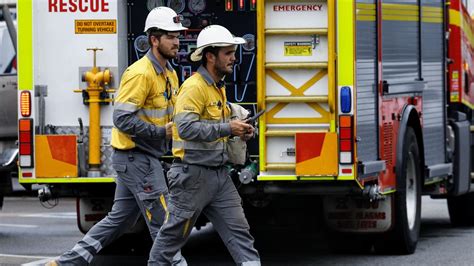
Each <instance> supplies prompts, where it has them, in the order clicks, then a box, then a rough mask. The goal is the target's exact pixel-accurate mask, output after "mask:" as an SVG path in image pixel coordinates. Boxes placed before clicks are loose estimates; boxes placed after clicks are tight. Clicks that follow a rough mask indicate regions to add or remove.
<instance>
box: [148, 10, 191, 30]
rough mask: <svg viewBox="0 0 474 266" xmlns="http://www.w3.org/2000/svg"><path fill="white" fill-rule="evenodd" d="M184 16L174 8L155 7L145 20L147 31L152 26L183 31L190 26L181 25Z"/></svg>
mask: <svg viewBox="0 0 474 266" xmlns="http://www.w3.org/2000/svg"><path fill="white" fill-rule="evenodd" d="M181 21H183V16H181V15H178V14H176V12H174V10H173V9H171V8H169V7H166V6H160V7H156V8H153V9H152V10H151V11H150V13H148V16H147V17H146V21H145V30H144V31H145V32H146V31H147V30H149V29H151V28H158V29H161V30H165V31H182V30H187V29H188V28H185V27H183V25H181Z"/></svg>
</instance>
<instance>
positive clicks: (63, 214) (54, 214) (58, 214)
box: [0, 212, 76, 219]
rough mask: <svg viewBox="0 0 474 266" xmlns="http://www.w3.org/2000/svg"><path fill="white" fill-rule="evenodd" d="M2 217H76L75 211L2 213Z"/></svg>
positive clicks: (0, 215) (0, 214)
mask: <svg viewBox="0 0 474 266" xmlns="http://www.w3.org/2000/svg"><path fill="white" fill-rule="evenodd" d="M0 217H21V218H55V219H76V213H75V212H49V213H48V212H46V213H0Z"/></svg>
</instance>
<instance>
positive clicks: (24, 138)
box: [20, 132, 31, 142]
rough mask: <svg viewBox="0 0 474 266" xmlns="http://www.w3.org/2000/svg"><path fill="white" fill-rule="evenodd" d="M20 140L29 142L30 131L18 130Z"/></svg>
mask: <svg viewBox="0 0 474 266" xmlns="http://www.w3.org/2000/svg"><path fill="white" fill-rule="evenodd" d="M20 142H31V134H30V132H20Z"/></svg>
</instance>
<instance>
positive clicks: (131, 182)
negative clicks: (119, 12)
mask: <svg viewBox="0 0 474 266" xmlns="http://www.w3.org/2000/svg"><path fill="white" fill-rule="evenodd" d="M181 21H182V16H179V15H177V14H176V12H175V11H174V10H172V9H170V8H168V7H157V8H155V9H153V10H152V11H150V13H149V14H148V16H147V19H146V22H145V32H146V33H147V35H148V42H149V44H150V47H151V48H150V50H149V51H148V53H147V54H146V55H145V56H144V57H143V58H141V59H140V60H138V61H137V62H135V63H134V64H132V65H131V66H130V67H128V68H127V69H126V70H125V72H124V73H123V76H122V80H121V82H120V89H119V92H118V96H117V97H116V100H115V108H114V113H113V121H114V126H115V127H114V128H113V130H112V141H111V144H112V146H113V148H114V150H115V151H114V155H113V167H114V169H115V171H116V172H117V178H116V185H117V186H116V189H115V198H114V204H113V206H112V210H111V211H110V212H109V213H108V214H107V216H106V217H105V218H104V219H103V220H102V221H100V222H99V223H97V224H96V225H94V226H93V227H92V229H91V230H89V232H88V233H87V234H86V235H85V236H84V238H83V239H82V240H80V241H79V242H78V243H77V244H76V245H75V246H74V247H73V248H72V250H70V251H68V252H66V253H64V254H63V255H61V256H60V257H59V259H57V260H55V261H52V262H49V263H48V264H47V265H88V264H89V263H90V262H91V261H92V259H93V256H94V255H95V254H97V253H98V252H99V250H101V249H102V248H103V247H104V246H106V245H108V244H109V243H111V242H112V241H113V240H115V239H116V238H118V237H119V236H121V235H122V234H123V233H125V232H126V231H127V230H128V229H129V228H130V227H131V226H132V225H134V224H135V222H136V221H137V219H138V218H139V217H140V215H143V216H144V218H145V221H146V223H147V226H148V229H149V230H150V234H151V237H152V239H155V238H156V235H157V233H158V230H159V229H160V227H161V225H162V224H163V222H164V219H165V215H166V210H167V204H166V199H167V194H168V188H167V185H166V180H165V177H164V173H163V168H162V166H161V163H160V161H159V158H160V157H161V156H162V155H164V154H165V153H166V152H167V151H168V147H167V146H168V143H169V141H170V139H171V134H172V129H171V126H172V123H171V122H170V121H171V116H172V113H173V101H174V99H173V94H174V93H175V92H176V91H177V88H178V77H177V75H176V72H175V71H174V70H173V68H172V67H171V65H170V63H169V62H168V60H170V59H172V58H175V57H176V55H177V53H178V49H179V39H178V37H179V35H180V31H182V30H185V29H186V28H184V27H183V26H182V25H181ZM156 253H157V250H156V248H153V249H152V250H151V251H150V254H151V255H153V256H154V254H156ZM172 257H173V259H172V261H173V265H187V264H186V260H184V258H183V257H182V256H181V252H180V251H179V250H177V251H175V252H174V254H173V255H172Z"/></svg>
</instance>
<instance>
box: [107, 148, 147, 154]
mask: <svg viewBox="0 0 474 266" xmlns="http://www.w3.org/2000/svg"><path fill="white" fill-rule="evenodd" d="M114 151H118V152H133V153H145V152H143V151H142V150H140V149H139V148H137V147H135V148H131V149H125V150H122V149H117V148H114Z"/></svg>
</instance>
